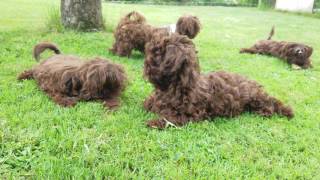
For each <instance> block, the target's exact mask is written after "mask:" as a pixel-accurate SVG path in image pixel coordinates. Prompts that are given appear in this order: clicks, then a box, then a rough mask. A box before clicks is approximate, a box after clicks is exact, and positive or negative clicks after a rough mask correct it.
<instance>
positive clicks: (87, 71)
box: [78, 58, 126, 99]
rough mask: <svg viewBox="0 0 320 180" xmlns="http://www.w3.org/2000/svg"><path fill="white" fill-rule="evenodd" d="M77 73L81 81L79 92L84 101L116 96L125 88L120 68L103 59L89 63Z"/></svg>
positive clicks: (124, 77) (123, 73)
mask: <svg viewBox="0 0 320 180" xmlns="http://www.w3.org/2000/svg"><path fill="white" fill-rule="evenodd" d="M78 73H79V76H80V77H81V79H82V81H83V86H82V89H81V91H82V93H83V96H84V98H85V99H92V98H101V97H112V96H117V95H118V94H119V93H120V92H121V91H122V90H123V89H124V87H125V81H126V75H125V72H124V69H123V68H122V66H120V65H117V64H113V63H111V62H109V61H107V60H104V59H100V58H96V59H95V60H92V61H89V62H88V63H86V64H84V65H83V67H82V68H81V69H80V71H79V72H78Z"/></svg>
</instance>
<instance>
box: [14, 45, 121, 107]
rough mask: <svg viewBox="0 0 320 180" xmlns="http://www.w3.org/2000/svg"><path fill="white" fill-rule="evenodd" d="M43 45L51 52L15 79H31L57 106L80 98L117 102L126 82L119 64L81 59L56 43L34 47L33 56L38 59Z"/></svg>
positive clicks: (97, 59) (73, 103)
mask: <svg viewBox="0 0 320 180" xmlns="http://www.w3.org/2000/svg"><path fill="white" fill-rule="evenodd" d="M46 49H50V50H52V51H54V52H55V55H53V56H51V57H49V58H48V59H46V60H44V61H42V62H41V63H40V64H38V65H36V66H34V67H33V68H32V69H30V70H26V71H24V72H23V73H21V74H20V75H19V76H18V79H19V80H23V79H35V80H36V81H37V83H38V85H39V86H40V89H41V90H43V91H44V92H46V93H47V94H48V96H50V97H51V98H52V100H53V101H54V102H56V103H57V104H59V105H61V106H74V105H75V104H76V103H77V102H78V101H80V100H83V101H90V100H101V101H103V102H104V105H105V106H106V107H108V108H114V107H117V106H118V105H119V99H118V96H119V95H120V93H121V92H122V91H123V90H124V87H125V84H126V83H125V81H126V74H125V72H124V69H123V68H122V67H121V66H120V65H117V64H114V63H111V62H110V61H108V60H105V59H101V58H93V59H90V60H88V61H84V60H82V59H80V58H79V57H76V56H72V55H62V54H61V51H60V50H59V49H58V47H57V46H56V45H54V44H52V43H48V42H44V43H39V44H38V45H36V46H35V47H34V51H33V56H34V58H35V59H36V60H37V61H39V59H40V54H41V53H42V52H43V51H45V50H46Z"/></svg>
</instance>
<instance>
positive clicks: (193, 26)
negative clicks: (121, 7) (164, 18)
mask: <svg viewBox="0 0 320 180" xmlns="http://www.w3.org/2000/svg"><path fill="white" fill-rule="evenodd" d="M199 31H200V21H199V19H198V18H197V17H195V16H189V15H188V16H182V17H180V18H179V19H178V21H177V23H176V24H175V25H169V26H165V27H154V26H151V25H149V24H148V23H147V22H146V19H145V17H144V16H142V15H141V14H140V13H138V12H135V11H133V12H130V13H129V14H127V15H126V16H124V17H123V18H122V19H121V20H120V22H119V24H118V26H117V28H116V29H115V32H114V38H115V42H114V44H113V47H112V48H111V49H110V51H111V52H112V53H113V54H116V55H118V56H128V57H130V56H131V53H132V50H138V51H140V52H142V53H144V48H145V45H146V43H147V42H149V41H150V39H151V38H152V36H154V34H157V35H159V34H164V35H167V34H172V33H174V32H177V33H179V34H182V35H186V36H188V37H189V38H195V37H196V36H197V34H198V33H199Z"/></svg>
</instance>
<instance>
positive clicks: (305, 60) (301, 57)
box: [240, 27, 313, 69]
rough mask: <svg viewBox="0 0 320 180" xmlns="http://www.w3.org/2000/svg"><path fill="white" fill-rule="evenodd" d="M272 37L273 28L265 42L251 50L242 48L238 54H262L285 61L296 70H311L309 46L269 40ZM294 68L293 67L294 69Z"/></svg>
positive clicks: (310, 48) (257, 44)
mask: <svg viewBox="0 0 320 180" xmlns="http://www.w3.org/2000/svg"><path fill="white" fill-rule="evenodd" d="M273 35H274V27H272V30H271V32H270V35H269V37H268V39H267V40H261V41H258V42H257V43H256V44H254V45H253V46H252V47H251V48H243V49H241V50H240V53H251V54H264V55H270V56H274V57H278V58H280V59H283V60H285V61H286V62H287V63H289V64H290V65H293V67H294V65H296V66H298V68H296V69H300V68H303V69H307V68H311V67H312V65H311V59H310V56H311V55H312V52H313V49H312V47H310V46H307V45H304V44H301V43H294V42H286V41H280V42H279V41H273V40H271V38H272V36H273ZM294 68H295V67H294Z"/></svg>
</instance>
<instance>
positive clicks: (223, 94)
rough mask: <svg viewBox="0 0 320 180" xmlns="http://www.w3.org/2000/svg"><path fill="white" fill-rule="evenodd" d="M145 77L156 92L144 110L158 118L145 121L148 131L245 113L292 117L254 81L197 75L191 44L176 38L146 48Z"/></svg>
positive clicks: (161, 39) (160, 39)
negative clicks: (155, 114) (158, 116)
mask: <svg viewBox="0 0 320 180" xmlns="http://www.w3.org/2000/svg"><path fill="white" fill-rule="evenodd" d="M144 74H145V76H146V78H147V79H148V80H149V81H150V82H151V83H152V84H153V85H154V87H155V91H154V92H153V93H152V95H151V96H150V97H149V98H147V99H146V100H145V102H144V107H145V109H147V110H148V111H151V112H154V113H157V114H159V115H160V118H159V119H156V120H151V121H149V122H147V125H148V126H149V127H153V128H159V129H163V128H165V127H167V126H168V125H173V126H183V125H185V124H187V123H188V122H198V121H202V120H204V119H208V118H214V117H217V116H224V117H234V116H237V115H240V114H241V113H243V112H245V111H251V112H255V113H257V114H259V115H261V116H266V117H269V116H272V115H274V114H279V115H281V116H286V117H288V118H292V117H293V116H294V114H293V111H292V109H291V108H290V107H289V106H285V105H284V104H283V103H282V102H281V101H280V100H278V99H276V98H274V97H272V96H270V95H268V94H267V93H266V92H265V91H264V90H263V88H262V86H261V85H259V84H258V83H257V82H255V81H252V80H249V79H247V78H245V77H243V76H241V75H238V74H234V73H228V72H224V71H218V72H212V73H209V74H201V73H200V68H199V63H198V58H197V55H196V50H195V46H194V44H193V43H192V41H191V40H190V39H189V38H188V37H186V36H182V35H179V34H173V35H171V36H166V37H157V38H153V39H152V40H151V41H150V42H149V43H148V44H147V45H146V58H145V62H144Z"/></svg>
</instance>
